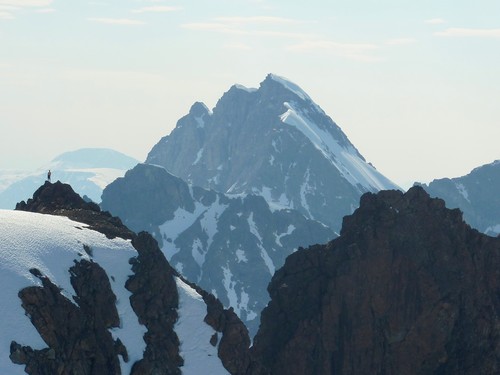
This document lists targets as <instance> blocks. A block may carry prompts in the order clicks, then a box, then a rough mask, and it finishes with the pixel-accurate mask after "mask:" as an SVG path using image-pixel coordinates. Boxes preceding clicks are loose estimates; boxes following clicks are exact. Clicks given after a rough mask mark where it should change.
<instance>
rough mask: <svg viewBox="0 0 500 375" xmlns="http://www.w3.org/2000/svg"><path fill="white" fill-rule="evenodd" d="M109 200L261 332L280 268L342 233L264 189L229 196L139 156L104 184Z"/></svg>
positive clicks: (113, 208) (126, 220)
mask: <svg viewBox="0 0 500 375" xmlns="http://www.w3.org/2000/svg"><path fill="white" fill-rule="evenodd" d="M101 207H102V209H104V210H107V211H110V212H111V213H113V215H116V216H119V217H120V218H121V219H122V220H123V222H124V223H125V224H126V225H127V226H128V227H129V228H131V229H132V230H134V231H136V232H139V231H143V230H147V231H149V232H150V233H153V235H154V236H155V238H156V239H157V240H158V241H159V243H160V245H161V248H162V251H163V252H164V253H165V255H166V256H167V259H168V260H169V262H170V264H172V266H174V267H175V268H176V269H177V270H178V272H180V273H181V274H182V275H183V276H184V277H185V278H186V279H188V280H190V281H193V282H195V283H196V284H198V285H200V286H201V287H202V288H204V289H205V290H208V291H210V292H211V293H213V294H214V295H215V296H217V297H218V298H219V299H220V301H221V302H222V303H223V304H224V306H227V307H229V306H231V307H232V308H233V309H234V311H235V312H236V313H237V314H238V316H239V317H240V318H241V319H242V320H243V322H244V323H245V324H246V325H247V327H248V328H249V330H250V333H251V334H252V335H253V334H255V333H256V331H257V328H258V326H259V321H260V312H261V311H262V309H263V308H264V307H265V306H266V305H267V303H268V301H269V295H268V294H267V292H266V287H267V285H268V283H269V281H270V280H271V277H272V275H273V274H274V271H275V270H276V269H277V268H279V267H281V266H282V265H283V264H284V262H285V258H286V257H287V256H288V255H290V254H291V253H292V252H294V251H295V250H296V249H297V248H299V247H300V246H308V245H312V244H316V243H325V242H327V241H329V240H331V239H332V238H334V237H335V233H334V232H333V231H332V230H330V229H329V228H327V227H326V226H325V225H323V224H321V223H319V222H316V221H313V220H310V219H307V218H305V217H304V216H303V215H302V214H300V213H299V212H298V211H296V210H289V209H283V210H274V209H273V208H272V207H270V206H269V205H268V203H267V202H266V200H265V199H264V198H263V197H261V196H258V195H252V194H249V195H242V196H227V195H224V194H222V193H218V192H215V191H213V190H207V189H202V188H200V187H196V186H191V185H188V184H187V183H186V182H184V181H183V180H182V179H180V178H178V177H175V176H173V175H172V174H170V173H169V172H167V170H165V169H164V168H162V167H159V166H154V165H148V164H138V165H137V166H136V167H135V168H133V169H132V170H130V171H128V172H127V173H126V174H125V176H124V177H123V178H118V179H117V180H115V181H114V182H112V183H111V184H109V185H108V186H107V187H106V188H105V189H104V191H103V194H102V203H101Z"/></svg>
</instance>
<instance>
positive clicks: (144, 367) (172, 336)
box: [125, 232, 183, 375]
mask: <svg viewBox="0 0 500 375" xmlns="http://www.w3.org/2000/svg"><path fill="white" fill-rule="evenodd" d="M132 244H133V245H134V247H135V248H136V249H137V251H138V253H139V255H138V256H137V258H132V259H131V263H132V271H133V272H134V275H133V276H132V277H131V278H129V279H128V281H127V283H126V285H125V287H126V288H127V289H128V290H129V291H130V292H131V293H132V296H131V297H130V303H131V305H132V308H133V309H134V311H135V313H136V314H137V316H138V318H139V323H141V324H143V325H145V326H146V328H147V329H148V332H147V333H146V334H145V336H144V341H145V342H146V350H145V352H144V358H143V359H142V360H140V361H139V362H137V363H135V364H134V366H133V367H132V372H131V375H141V374H160V373H165V374H175V375H177V374H181V370H180V369H179V367H180V366H182V364H183V360H182V358H181V357H180V355H179V339H178V337H177V334H176V333H175V331H174V324H175V321H176V320H177V307H178V301H179V295H178V293H177V286H176V284H175V280H174V275H175V274H176V272H175V271H174V270H173V269H172V267H170V265H169V264H168V262H167V260H166V259H165V257H164V256H163V253H162V252H161V251H160V249H159V248H158V245H157V243H156V241H155V240H154V239H153V238H152V237H151V235H149V234H148V233H146V232H141V233H139V235H138V236H137V238H135V239H134V240H133V241H132Z"/></svg>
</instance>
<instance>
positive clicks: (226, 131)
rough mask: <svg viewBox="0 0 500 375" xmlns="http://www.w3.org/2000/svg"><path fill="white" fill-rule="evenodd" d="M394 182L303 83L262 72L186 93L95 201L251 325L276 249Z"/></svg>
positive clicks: (322, 238)
mask: <svg viewBox="0 0 500 375" xmlns="http://www.w3.org/2000/svg"><path fill="white" fill-rule="evenodd" d="M159 167H160V168H159ZM174 176H175V177H174ZM397 188H398V187H397V186H396V185H395V184H393V183H392V182H391V181H389V180H388V179H387V178H386V177H384V176H383V175H382V174H381V173H379V172H378V171H377V170H376V169H375V168H374V167H373V166H371V165H370V164H369V163H367V162H366V161H365V160H364V158H363V157H362V156H361V154H360V153H359V152H358V151H357V150H356V148H355V147H354V146H353V145H352V144H351V142H350V141H349V140H348V138H347V136H346V135H345V134H344V133H343V132H342V130H341V129H340V128H339V127H338V126H337V125H336V124H335V123H334V122H333V120H332V119H331V118H330V117H328V116H327V115H326V114H325V113H324V112H323V110H322V109H321V108H320V107H319V106H318V105H317V104H315V103H314V102H313V101H312V99H311V98H310V97H309V96H308V95H307V94H306V93H305V92H304V91H303V90H302V89H300V88H299V87H298V86H297V85H296V84H294V83H292V82H291V81H289V80H286V79H284V78H282V77H279V76H276V75H273V74H270V75H268V76H267V77H266V79H265V80H264V81H263V82H262V83H261V85H260V88H259V89H248V88H245V87H243V86H240V85H235V86H233V87H231V88H230V90H229V91H228V92H226V93H225V94H224V95H223V96H222V98H221V99H220V100H219V101H218V103H217V105H216V107H215V108H214V109H213V111H210V110H208V108H207V107H206V106H205V105H204V104H202V103H195V104H194V105H193V106H192V107H191V110H190V112H189V114H188V115H186V116H185V117H183V118H181V119H180V120H179V121H178V123H177V126H176V128H175V129H174V130H173V131H172V132H171V134H170V135H168V136H166V137H164V138H163V139H162V140H160V142H159V143H158V144H157V145H155V146H154V147H153V149H152V150H151V152H150V153H149V155H148V157H147V160H146V164H145V165H138V166H137V167H136V168H134V169H133V170H131V171H129V172H127V174H126V175H125V177H124V178H120V179H117V180H116V181H115V182H114V183H112V184H110V185H108V186H107V187H106V188H105V190H104V192H103V195H102V204H101V206H102V208H103V209H104V210H108V211H110V212H111V213H112V214H113V215H117V216H119V217H120V218H122V220H123V221H124V223H125V224H126V225H127V226H129V227H130V228H131V229H133V230H135V231H139V230H148V231H150V232H151V233H153V235H154V236H155V238H156V239H157V240H158V241H159V242H160V245H161V247H162V250H163V251H164V253H165V254H166V256H167V258H168V260H169V261H170V263H171V264H172V265H173V266H174V267H175V268H176V269H177V270H178V271H179V272H180V273H181V274H182V275H184V276H185V277H186V278H187V279H189V280H191V281H193V282H196V283H198V284H199V285H200V286H201V287H203V288H205V289H206V290H208V291H210V292H212V293H214V294H215V295H216V296H217V297H218V298H219V299H220V300H221V301H222V303H223V304H224V305H225V306H231V307H233V309H234V310H235V311H236V313H237V314H238V315H239V316H240V318H241V319H242V320H243V321H244V322H245V324H247V326H248V328H249V330H250V333H251V335H253V334H255V332H256V331H257V328H258V325H259V317H260V312H261V310H262V309H263V308H264V307H265V306H266V304H267V302H268V300H269V296H268V294H267V292H266V290H265V288H266V285H267V284H268V282H269V281H270V280H271V277H272V275H273V274H274V272H275V270H276V269H278V268H280V267H281V266H282V265H283V262H284V260H285V258H286V257H287V256H288V255H290V254H291V253H292V252H294V251H295V250H297V249H298V248H299V247H306V246H309V245H312V244H317V243H324V242H326V241H328V240H331V239H333V238H334V237H335V236H336V232H337V233H338V231H339V230H340V226H341V222H342V218H343V217H344V216H345V215H348V214H350V213H352V212H353V211H354V209H355V208H356V207H357V206H358V202H359V198H360V196H361V195H362V194H363V193H364V192H367V191H379V190H381V189H397Z"/></svg>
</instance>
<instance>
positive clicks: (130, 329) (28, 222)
mask: <svg viewBox="0 0 500 375" xmlns="http://www.w3.org/2000/svg"><path fill="white" fill-rule="evenodd" d="M0 238H1V240H0V244H1V245H0V283H1V285H2V288H0V301H2V303H1V304H0V316H1V317H2V319H1V320H0V326H1V328H0V331H1V332H2V335H1V336H0V337H1V342H0V373H2V374H12V375H13V374H24V373H25V372H24V369H23V367H22V366H19V365H15V364H13V363H12V362H11V361H10V360H9V354H10V351H9V346H10V343H11V341H12V340H15V341H17V342H19V343H23V344H25V345H30V346H31V347H32V348H34V349H42V348H44V347H45V346H46V344H45V343H44V342H43V341H42V339H41V338H40V335H39V334H38V332H37V331H36V329H35V328H34V327H33V325H32V324H31V322H30V320H29V318H28V317H27V316H26V315H25V312H24V310H23V308H22V307H21V301H20V299H19V297H18V295H17V294H18V292H19V291H20V290H21V289H23V288H25V287H28V286H33V285H40V280H39V279H38V278H36V277H34V276H33V275H32V274H31V273H30V272H29V270H30V269H32V268H36V269H38V270H39V271H41V272H42V274H44V275H46V276H47V277H49V279H50V280H52V282H53V283H55V284H56V285H58V286H60V287H61V288H62V290H61V293H63V294H64V295H65V296H66V297H67V298H68V299H69V300H71V301H73V298H72V296H73V295H74V294H75V292H74V290H73V287H72V286H71V283H70V274H69V271H68V270H69V268H70V267H71V266H73V264H74V261H75V260H77V261H79V260H82V259H86V260H90V259H91V258H90V256H89V255H88V254H87V253H86V252H85V251H84V249H83V245H87V246H89V247H90V248H91V249H92V254H93V255H92V260H93V261H95V262H97V263H99V264H100V265H101V266H102V267H103V268H104V269H105V270H106V272H107V273H108V275H109V276H110V277H112V278H111V280H112V287H113V291H114V293H115V294H116V296H117V301H118V303H117V308H118V311H119V315H120V319H121V327H120V328H118V329H115V330H114V331H113V335H114V336H115V337H118V338H120V339H121V340H122V342H123V343H124V344H125V346H126V347H127V350H128V353H129V356H130V359H131V360H130V362H129V363H128V364H125V363H123V362H122V370H123V373H124V374H126V373H129V372H130V366H131V364H133V363H134V362H135V361H136V360H139V359H140V358H142V352H143V350H144V341H143V340H142V339H141V338H142V335H143V334H144V332H145V329H144V327H143V326H141V325H139V323H138V321H137V316H136V315H135V314H134V312H133V311H132V308H131V307H130V303H129V297H130V292H128V291H127V290H126V289H125V286H124V285H125V281H126V280H127V278H128V276H129V275H131V274H132V271H131V269H130V264H129V263H128V260H129V259H130V258H131V257H133V256H136V255H137V254H136V251H135V249H134V248H133V247H132V245H131V244H130V241H125V240H123V239H119V238H116V239H113V240H110V239H107V238H106V236H104V235H103V234H101V233H98V232H95V231H92V230H86V229H85V224H81V223H77V222H74V221H71V220H69V219H67V218H65V217H59V216H51V215H41V214H37V213H27V212H20V211H9V210H0ZM113 279H114V280H113Z"/></svg>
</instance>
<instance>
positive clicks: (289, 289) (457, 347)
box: [250, 187, 500, 375]
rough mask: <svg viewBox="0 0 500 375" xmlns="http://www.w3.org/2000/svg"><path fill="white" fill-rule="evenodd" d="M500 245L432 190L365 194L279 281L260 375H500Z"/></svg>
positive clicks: (255, 352) (263, 336)
mask: <svg viewBox="0 0 500 375" xmlns="http://www.w3.org/2000/svg"><path fill="white" fill-rule="evenodd" d="M499 269H500V238H493V237H489V236H486V235H484V234H481V233H479V232H478V231H476V230H474V229H471V228H470V226H469V225H467V224H466V223H465V222H464V221H463V219H462V214H461V212H460V211H459V210H457V209H454V210H450V209H447V208H445V204H444V202H443V201H442V200H441V199H432V198H430V197H429V195H428V194H427V193H426V192H425V191H424V190H423V189H422V188H421V187H413V188H411V189H410V190H409V191H408V192H407V193H406V194H403V193H401V192H397V191H382V192H379V193H378V194H372V193H367V194H365V195H363V197H362V198H361V202H360V207H359V208H358V209H357V210H356V211H355V212H354V214H353V215H351V216H347V217H346V218H345V219H344V223H343V227H342V231H341V234H340V237H338V238H337V239H335V240H333V241H331V242H330V243H328V244H327V245H318V246H313V247H311V248H309V249H307V250H304V249H301V250H299V251H297V252H295V253H294V254H292V255H290V256H289V257H288V258H287V260H286V262H285V265H284V266H283V268H281V269H280V270H279V271H277V272H276V274H275V275H274V277H273V279H272V282H271V284H270V285H269V293H270V295H271V301H270V302H269V305H268V307H267V308H266V309H265V310H264V311H263V313H262V323H261V327H260V329H259V332H258V334H257V335H256V337H255V339H254V342H253V347H252V349H251V350H252V354H251V355H252V363H253V365H252V366H253V369H252V371H250V373H251V374H273V375H280V374H287V375H290V374H291V375H293V374H301V375H307V374H315V375H321V374H336V375H350V374H353V375H354V374H386V375H393V374H394V375H396V374H406V375H412V374H415V375H416V374H440V375H455V374H462V375H469V374H470V375H473V374H498V373H500V318H499V317H500V273H499V272H498V270H499Z"/></svg>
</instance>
